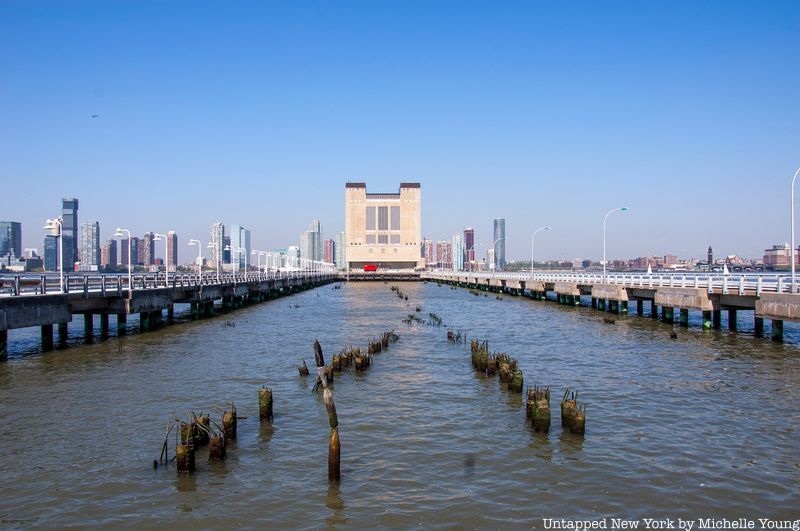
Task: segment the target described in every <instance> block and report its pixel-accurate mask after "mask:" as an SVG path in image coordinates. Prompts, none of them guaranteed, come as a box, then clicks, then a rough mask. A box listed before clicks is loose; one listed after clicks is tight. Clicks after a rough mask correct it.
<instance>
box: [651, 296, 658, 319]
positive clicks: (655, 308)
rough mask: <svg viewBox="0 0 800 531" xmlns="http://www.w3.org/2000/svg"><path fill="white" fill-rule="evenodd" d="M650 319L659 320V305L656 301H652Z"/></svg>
mask: <svg viewBox="0 0 800 531" xmlns="http://www.w3.org/2000/svg"><path fill="white" fill-rule="evenodd" d="M650 317H651V318H652V319H658V305H657V304H656V301H655V300H651V301H650Z"/></svg>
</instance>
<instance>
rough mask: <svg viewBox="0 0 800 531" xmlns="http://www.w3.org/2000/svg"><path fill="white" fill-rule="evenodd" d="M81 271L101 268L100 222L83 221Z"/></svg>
mask: <svg viewBox="0 0 800 531" xmlns="http://www.w3.org/2000/svg"><path fill="white" fill-rule="evenodd" d="M80 235H81V247H80V249H81V256H80V262H81V271H99V270H100V223H99V222H97V221H89V222H87V223H81V233H80Z"/></svg>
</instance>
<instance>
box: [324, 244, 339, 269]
mask: <svg viewBox="0 0 800 531" xmlns="http://www.w3.org/2000/svg"><path fill="white" fill-rule="evenodd" d="M335 259H336V242H335V241H333V240H325V256H324V257H323V260H324V261H325V262H327V263H329V264H332V263H333V262H334V260H335Z"/></svg>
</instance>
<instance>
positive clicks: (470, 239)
mask: <svg viewBox="0 0 800 531" xmlns="http://www.w3.org/2000/svg"><path fill="white" fill-rule="evenodd" d="M464 251H465V252H466V261H467V262H474V261H475V229H473V228H472V227H467V228H466V229H464Z"/></svg>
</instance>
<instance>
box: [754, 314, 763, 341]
mask: <svg viewBox="0 0 800 531" xmlns="http://www.w3.org/2000/svg"><path fill="white" fill-rule="evenodd" d="M753 324H754V329H755V336H756V337H764V318H763V317H758V316H756V318H755V322H754V323H753Z"/></svg>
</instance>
